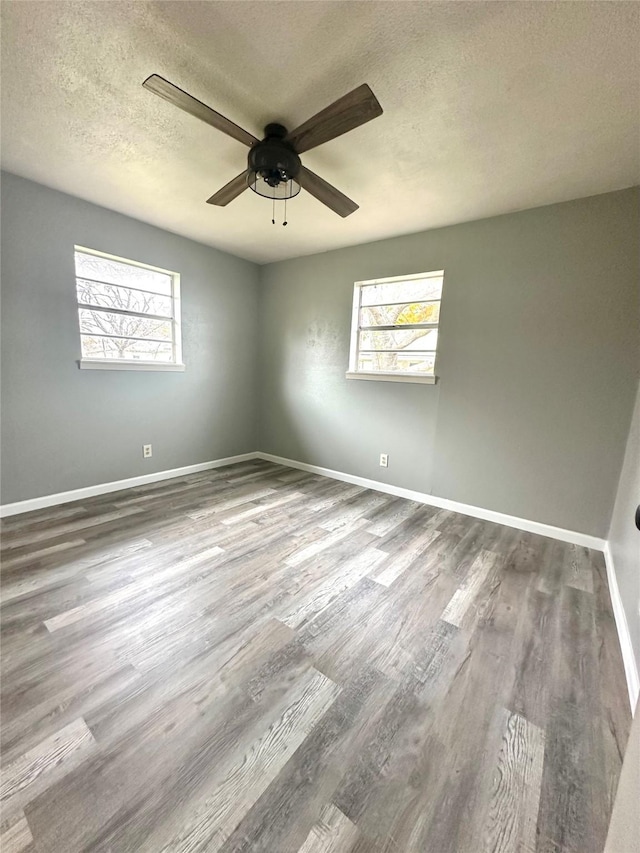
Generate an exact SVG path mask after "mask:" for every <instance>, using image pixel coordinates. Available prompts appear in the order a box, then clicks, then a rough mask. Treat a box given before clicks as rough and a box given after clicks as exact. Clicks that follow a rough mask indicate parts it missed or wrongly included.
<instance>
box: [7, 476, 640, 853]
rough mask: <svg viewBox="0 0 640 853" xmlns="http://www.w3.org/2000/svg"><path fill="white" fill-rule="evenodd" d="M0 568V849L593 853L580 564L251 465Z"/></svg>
mask: <svg viewBox="0 0 640 853" xmlns="http://www.w3.org/2000/svg"><path fill="white" fill-rule="evenodd" d="M2 546H3V550H2V556H3V565H2V601H3V603H2V742H1V743H2V761H3V773H2V790H1V802H2V824H1V827H0V828H1V832H2V836H1V841H0V847H1V849H2V851H3V853H13V851H39V853H54V851H55V853H75V851H105V853H107V851H110V853H120V851H136V853H137V851H140V852H141V853H174V851H175V852H176V853H183V851H184V853H186V851H208V853H214V851H215V853H217V851H220V853H240V851H244V853H247V852H248V851H262V853H498V851H500V853H507V852H509V853H534V851H535V853H602V849H603V845H604V840H605V836H606V830H607V824H608V820H609V816H610V813H611V808H612V802H613V798H614V795H615V790H616V785H617V780H618V774H619V771H620V767H621V761H622V755H623V751H624V748H625V743H626V739H627V734H628V729H629V724H630V713H629V708H628V699H627V693H626V688H625V681H624V674H623V668H622V661H621V656H620V650H619V646H618V641H617V636H616V631H615V626H614V621H613V616H612V610H611V602H610V598H609V591H608V588H607V581H606V573H605V568H604V561H603V556H602V554H600V553H598V552H594V551H588V550H587V549H585V548H581V547H577V546H573V545H568V544H564V543H561V542H558V541H555V540H552V539H546V538H544V537H541V536H535V535H533V534H529V533H523V532H521V531H518V530H514V529H511V528H508V527H503V526H500V525H497V524H492V523H489V522H483V521H478V520H476V519H474V518H470V517H467V516H463V515H459V514H456V513H452V512H447V511H444V510H437V509H435V508H433V507H428V506H422V505H420V504H417V503H412V502H411V501H407V500H403V499H399V498H394V497H391V496H389V495H385V494H381V493H378V492H373V491H369V490H366V489H362V488H359V487H356V486H352V485H347V484H345V483H340V482H336V481H334V480H328V479H325V478H322V477H319V476H315V475H311V474H306V473H303V472H300V471H294V470H291V469H288V468H283V467H280V466H277V465H273V464H271V463H267V462H262V461H252V462H247V463H242V464H238V465H234V466H229V467H226V468H219V469H217V470H213V471H207V472H204V473H200V474H195V475H191V476H187V477H183V478H181V479H174V480H170V481H165V482H162V483H154V484H151V485H146V486H141V487H139V488H135V489H130V490H128V491H126V492H119V493H112V494H109V495H105V496H102V497H99V498H92V499H90V500H87V501H83V502H79V503H74V504H66V505H64V506H60V507H54V508H50V509H46V510H42V511H38V512H34V513H30V514H28V515H23V516H15V517H13V518H10V519H8V520H7V521H6V522H5V523H4V524H3V541H2Z"/></svg>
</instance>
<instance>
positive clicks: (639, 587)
mask: <svg viewBox="0 0 640 853" xmlns="http://www.w3.org/2000/svg"><path fill="white" fill-rule="evenodd" d="M638 504H640V388H638V395H637V397H636V406H635V409H634V413H633V420H632V422H631V429H630V431H629V439H628V441H627V451H626V453H625V456H624V465H623V466H622V473H621V474H620V482H619V484H618V493H617V495H616V502H615V507H614V510H613V516H612V518H611V527H610V528H609V537H608V538H609V547H610V548H611V555H612V557H613V565H614V566H615V570H616V578H617V580H618V587H619V589H620V598H621V599H622V604H623V606H624V610H625V615H626V617H627V623H628V625H629V631H630V632H631V642H632V645H633V651H634V653H635V657H636V663H637V665H638V666H640V530H638V529H637V528H636V526H635V523H634V514H635V510H636V507H637V506H638Z"/></svg>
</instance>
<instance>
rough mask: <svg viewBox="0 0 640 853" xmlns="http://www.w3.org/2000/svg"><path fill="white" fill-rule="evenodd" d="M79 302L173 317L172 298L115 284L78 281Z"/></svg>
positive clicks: (79, 279) (80, 279)
mask: <svg viewBox="0 0 640 853" xmlns="http://www.w3.org/2000/svg"><path fill="white" fill-rule="evenodd" d="M76 290H77V293H78V302H83V303H85V304H89V305H100V306H101V307H103V308H118V309H120V310H121V311H138V312H140V313H141V314H161V315H162V316H164V317H171V311H172V308H171V297H170V296H159V295H158V294H156V293H149V292H146V291H145V292H141V291H139V290H129V288H127V287H118V286H116V285H114V284H99V283H98V282H93V281H85V279H82V278H78V279H76Z"/></svg>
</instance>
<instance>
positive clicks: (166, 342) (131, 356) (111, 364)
mask: <svg viewBox="0 0 640 853" xmlns="http://www.w3.org/2000/svg"><path fill="white" fill-rule="evenodd" d="M75 265H76V294H77V299H78V319H79V323H80V344H81V351H82V359H81V361H80V367H83V368H87V367H88V368H98V369H100V368H102V369H106V370H112V369H126V370H132V369H134V370H135V369H139V370H184V365H183V364H182V363H181V362H182V351H181V341H180V276H179V275H178V274H177V273H173V272H168V271H167V270H161V269H158V268H157V267H150V266H146V265H145V264H139V263H137V261H127V260H125V259H124V258H115V257H112V256H111V255H105V254H104V253H102V252H95V251H93V250H92V249H84V248H82V247H81V246H76V247H75Z"/></svg>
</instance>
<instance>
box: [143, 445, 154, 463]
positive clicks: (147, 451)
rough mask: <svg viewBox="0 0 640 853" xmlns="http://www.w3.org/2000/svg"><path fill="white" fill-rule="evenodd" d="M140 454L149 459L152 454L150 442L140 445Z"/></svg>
mask: <svg viewBox="0 0 640 853" xmlns="http://www.w3.org/2000/svg"><path fill="white" fill-rule="evenodd" d="M142 456H143V457H144V459H151V457H152V456H153V448H152V447H151V445H150V444H143V445H142Z"/></svg>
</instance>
